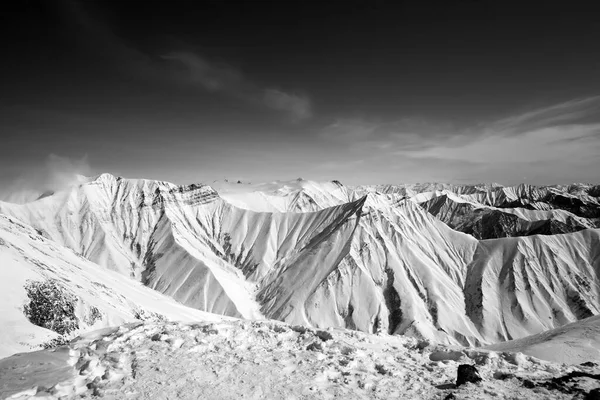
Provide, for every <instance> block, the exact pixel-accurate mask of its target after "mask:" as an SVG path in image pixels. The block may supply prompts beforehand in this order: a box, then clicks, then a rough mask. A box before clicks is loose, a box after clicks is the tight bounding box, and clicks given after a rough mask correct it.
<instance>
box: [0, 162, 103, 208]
mask: <svg viewBox="0 0 600 400" xmlns="http://www.w3.org/2000/svg"><path fill="white" fill-rule="evenodd" d="M91 171H92V170H91V167H90V165H89V163H88V160H87V156H84V157H82V158H81V159H79V160H78V159H70V158H68V157H61V156H57V155H55V154H50V155H49V156H48V157H47V158H46V160H45V161H44V162H43V164H42V165H38V166H35V167H34V168H31V169H28V170H25V171H22V172H21V174H20V175H19V176H18V177H17V178H16V179H15V180H14V181H13V182H12V183H10V184H9V185H7V187H6V188H5V189H4V190H3V193H1V194H0V200H2V201H8V202H11V203H19V204H22V203H26V202H29V201H34V200H36V199H38V198H39V197H40V196H41V195H43V194H45V193H51V192H57V191H60V190H64V189H67V188H69V187H71V186H73V185H75V184H77V183H79V182H82V181H83V179H84V177H85V176H89V175H90V174H91Z"/></svg>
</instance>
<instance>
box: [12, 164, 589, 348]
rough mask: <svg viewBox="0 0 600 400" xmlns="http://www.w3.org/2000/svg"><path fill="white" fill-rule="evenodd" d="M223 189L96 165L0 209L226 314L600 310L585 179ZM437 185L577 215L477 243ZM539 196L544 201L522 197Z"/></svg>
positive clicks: (545, 323)
mask: <svg viewBox="0 0 600 400" xmlns="http://www.w3.org/2000/svg"><path fill="white" fill-rule="evenodd" d="M219 186H220V187H219ZM219 186H217V187H219V190H220V191H221V192H223V194H222V195H220V194H219V193H217V191H215V190H214V189H213V188H211V187H209V186H202V185H190V186H176V185H173V184H170V183H167V182H159V181H150V180H130V179H122V178H116V177H114V176H111V175H108V174H103V175H100V176H99V177H98V178H96V179H95V180H91V181H90V182H89V183H85V184H82V185H79V186H77V187H74V188H72V189H70V190H69V191H67V192H62V193H57V194H54V195H52V196H49V197H46V198H43V199H40V200H38V201H35V202H32V203H28V204H25V205H13V204H7V203H0V213H4V214H7V215H10V216H12V217H14V218H18V219H19V220H21V221H23V222H24V223H26V224H30V225H32V226H33V227H35V228H36V229H37V230H39V232H40V233H41V234H43V235H45V236H47V237H49V238H51V239H52V240H54V241H56V242H57V243H60V244H63V245H65V246H67V247H70V248H72V249H73V250H75V251H77V252H79V253H81V254H82V255H83V256H84V257H86V258H88V259H90V260H91V261H93V262H96V263H98V264H100V265H103V266H106V267H108V268H110V269H113V270H115V271H118V272H120V273H121V274H123V275H127V276H131V277H133V278H135V279H137V280H139V281H141V282H143V283H144V284H145V285H147V286H149V287H150V288H153V289H156V290H158V291H159V292H161V293H164V294H167V295H169V296H170V297H172V298H174V299H176V300H178V301H180V302H181V303H183V304H185V305H188V306H191V307H194V308H197V309H199V310H203V311H208V312H214V313H218V314H224V315H230V316H235V317H244V318H251V319H252V318H274V319H279V320H282V321H286V322H290V323H296V324H303V325H309V326H315V327H345V328H351V329H358V330H361V331H365V332H376V331H384V332H389V333H401V334H409V335H413V336H416V337H423V338H427V339H433V340H436V341H442V342H448V343H455V344H470V345H481V344H489V343H495V342H497V341H501V340H509V339H515V338H520V337H524V336H527V335H530V334H535V333H539V332H542V331H544V330H547V329H552V328H556V327H558V326H561V325H563V324H566V323H569V322H573V321H576V320H578V319H581V318H585V317H588V316H590V315H596V314H598V313H600V300H599V299H600V297H599V296H600V285H599V272H598V271H599V270H600V243H599V237H600V231H599V230H597V229H589V228H590V227H591V226H594V225H593V217H591V216H593V215H595V214H594V213H595V211H594V210H595V209H594V204H596V203H595V202H597V201H596V199H597V198H596V197H594V196H593V195H594V194H597V193H596V192H594V191H593V187H591V186H589V187H587V186H586V187H585V188H583V189H581V188H580V192H581V191H584V192H585V193H583V194H582V193H579V192H577V190H575V189H574V188H553V189H543V190H542V189H539V190H538V191H535V190H534V189H532V188H526V187H523V188H521V187H519V188H518V190H516V189H514V188H503V187H500V186H498V185H479V186H472V187H464V186H448V185H445V186H444V185H441V186H440V185H422V186H414V185H413V186H410V187H409V186H403V187H391V186H389V187H358V188H347V187H344V186H343V185H341V184H340V183H339V182H335V181H334V182H328V183H315V182H310V181H302V180H298V181H293V182H277V183H273V184H267V185H245V184H227V185H224V184H220V185H219ZM536 190H537V189H536ZM557 191H558V192H559V193H562V194H560V195H559V194H557V193H556V192H557ZM571 192H573V193H575V194H573V193H571ZM440 193H450V194H449V195H447V197H448V198H450V197H451V198H452V199H453V201H455V203H457V204H458V203H468V204H470V205H472V206H473V209H476V208H477V207H479V208H481V207H487V209H489V210H492V209H502V210H504V211H502V212H503V213H505V214H506V215H514V216H517V217H518V218H521V219H523V220H526V221H529V222H531V221H539V220H541V219H544V218H545V217H544V218H542V213H545V214H544V215H545V216H548V215H549V214H550V219H555V220H558V219H560V218H563V217H564V218H567V217H568V216H569V215H572V216H573V217H574V218H576V221H584V222H582V223H586V224H587V225H585V226H584V227H583V228H582V230H580V231H578V232H574V233H567V234H554V233H555V232H549V233H550V234H548V235H545V236H542V235H530V236H520V237H514V238H511V237H508V238H499V239H493V240H482V241H479V240H477V239H476V237H474V236H473V235H469V234H466V233H463V232H458V231H456V230H454V229H452V225H451V224H447V222H448V221H446V220H444V219H443V218H439V215H438V217H436V215H437V214H436V215H434V214H435V213H431V212H429V211H428V207H423V202H427V201H430V200H432V199H436V198H438V197H439V196H440ZM577 193H579V194H577ZM511 196H513V197H511ZM515 196H516V197H515ZM518 196H521V197H523V196H525V197H527V196H529V197H527V199H526V200H524V199H523V198H521V197H518ZM569 196H571V197H569ZM573 196H574V197H576V198H578V199H579V198H581V199H582V200H580V202H579V203H578V202H577V201H576V200H572V201H570V202H568V207H567V208H569V210H570V211H569V210H565V209H561V208H552V207H554V206H555V205H556V204H558V203H560V201H562V200H561V199H563V198H572V197H573ZM577 196H579V197H577ZM500 199H504V200H506V201H509V200H510V207H509V206H508V203H506V201H505V202H504V203H502V202H501V201H500ZM515 199H520V200H519V202H517V201H516V200H515ZM542 200H544V201H548V202H547V203H544V204H546V206H543V207H542V206H539V207H540V208H542V210H540V209H535V210H534V209H526V208H522V207H519V204H521V205H522V204H525V203H527V204H528V205H532V204H534V205H539V204H542ZM478 201H480V202H478ZM517 203H518V204H517ZM561 204H562V203H561ZM470 207H471V206H470ZM530 208H531V207H530ZM565 213H570V214H568V215H567V216H565V215H566V214H565ZM590 215H591V216H590ZM536 218H537V219H536ZM545 219H548V218H545ZM586 221H587V222H586ZM449 225H450V226H449ZM529 233H531V232H529ZM507 236H514V235H507ZM517 236H519V235H517Z"/></svg>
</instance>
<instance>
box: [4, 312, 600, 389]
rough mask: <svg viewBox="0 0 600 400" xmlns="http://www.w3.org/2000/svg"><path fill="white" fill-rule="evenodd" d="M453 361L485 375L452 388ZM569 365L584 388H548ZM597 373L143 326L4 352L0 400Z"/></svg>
mask: <svg viewBox="0 0 600 400" xmlns="http://www.w3.org/2000/svg"><path fill="white" fill-rule="evenodd" d="M40 360H41V361H40ZM57 360H58V361H57ZM460 364H472V365H475V367H476V368H477V369H478V370H479V373H480V375H481V377H482V378H483V382H481V383H479V384H471V383H469V384H466V385H463V386H460V387H458V388H456V387H455V385H454V382H455V381H456V373H457V369H458V366H459V365H460ZM574 371H575V372H576V373H579V372H585V373H584V374H583V377H581V376H580V377H579V378H578V379H579V380H578V381H577V382H575V383H573V384H572V385H571V386H573V385H580V386H581V387H585V390H579V391H578V390H574V391H571V392H568V390H566V391H565V390H562V389H561V388H557V387H555V386H552V385H545V384H544V382H551V380H552V378H559V377H561V376H564V375H566V374H568V373H571V372H574ZM598 372H600V371H599V370H598V368H597V366H591V367H589V366H588V367H584V366H580V367H569V366H566V365H564V364H562V365H560V364H553V363H550V362H545V361H541V360H538V359H536V358H533V357H529V356H525V355H523V354H520V353H518V354H516V355H515V354H513V353H496V352H493V351H487V350H473V349H460V348H457V347H452V348H446V347H443V346H439V345H436V346H431V345H429V344H428V343H427V342H420V341H418V340H416V339H414V338H408V337H403V336H388V335H369V334H365V333H360V332H355V331H346V330H331V329H330V330H327V331H319V330H316V329H311V328H305V327H300V326H290V325H286V324H283V323H279V322H271V321H260V322H257V321H254V322H251V321H224V322H200V323H195V324H183V323H173V322H145V323H135V324H127V325H123V326H121V327H118V328H108V329H104V330H101V331H96V332H92V333H90V334H86V335H84V336H82V337H79V338H77V339H76V340H74V341H72V342H71V343H70V344H69V345H68V346H63V347H60V348H57V349H54V350H43V351H39V352H34V353H27V354H20V355H15V356H12V357H9V358H6V359H4V360H0V397H2V398H28V397H31V396H36V398H37V397H40V396H41V397H46V398H91V397H107V398H135V399H137V398H140V399H198V398H202V399H242V398H243V399H386V400H387V399H444V398H446V397H447V396H450V395H451V394H452V395H453V396H454V397H448V398H456V399H483V398H497V399H519V398H528V399H543V398H557V399H560V398H565V399H567V398H568V399H571V398H573V396H581V397H580V398H583V397H582V396H583V393H584V392H589V391H590V390H592V389H593V388H594V387H597V386H599V385H598V383H600V382H598V381H595V380H594V379H591V378H589V377H587V375H590V376H592V375H593V374H597V373H598ZM586 374H587V375H586ZM580 375H581V374H580ZM22 377H25V379H22ZM36 377H37V380H36V379H35V378H36ZM582 380H586V382H583V383H582ZM525 381H527V383H524V382H525ZM561 382H562V381H561ZM586 385H587V386H586ZM567 386H568V385H567ZM567 386H565V387H567ZM571 386H568V388H571ZM575 398H577V397H575Z"/></svg>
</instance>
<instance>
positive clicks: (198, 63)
mask: <svg viewBox="0 0 600 400" xmlns="http://www.w3.org/2000/svg"><path fill="white" fill-rule="evenodd" d="M59 4H61V9H62V12H63V14H64V19H65V21H67V22H69V23H72V24H73V25H74V26H75V27H74V28H73V29H74V32H77V34H75V35H73V36H74V37H75V39H76V40H77V39H78V40H80V41H81V43H82V44H86V46H85V48H84V50H85V51H87V52H91V53H94V54H97V55H100V56H101V57H102V60H103V61H104V62H109V63H110V65H112V66H113V67H115V66H116V67H118V68H119V69H121V70H124V71H126V72H127V73H130V74H135V75H136V77H139V76H143V77H145V78H147V79H148V80H155V81H161V82H165V81H166V82H169V83H172V82H173V80H176V81H177V80H178V81H180V82H181V81H183V82H184V83H187V84H193V85H196V86H197V87H199V88H202V89H204V90H206V91H208V92H212V93H220V94H223V95H226V96H229V97H232V98H235V99H237V100H241V101H244V102H246V103H251V104H257V105H260V106H262V107H264V108H266V109H271V110H276V111H281V112H284V113H287V114H288V115H290V116H291V117H292V119H293V120H295V121H299V120H305V119H308V118H310V117H311V116H312V104H311V101H310V99H309V97H308V96H307V95H305V94H302V93H293V92H290V91H289V90H282V89H281V88H278V87H270V86H265V85H261V84H259V83H257V82H255V81H254V80H252V79H251V78H249V77H248V76H246V75H245V74H243V73H242V71H240V70H239V69H238V68H235V67H233V66H231V65H227V64H226V63H218V62H214V61H212V60H209V59H208V58H207V57H205V56H204V55H202V54H198V53H196V52H192V51H187V50H184V51H170V52H165V51H159V50H151V49H148V46H145V47H146V50H142V46H138V45H136V43H135V41H131V40H126V39H125V38H123V37H121V36H119V35H117V34H116V33H115V30H114V29H111V27H110V26H109V25H108V24H107V23H106V22H105V21H104V20H103V19H101V18H96V17H95V16H94V15H92V14H90V13H89V12H88V11H87V10H86V7H84V5H85V4H82V3H81V2H78V1H76V0H62V1H61V2H59ZM82 38H84V39H85V40H84V39H82ZM172 41H173V42H175V41H176V40H175V39H172ZM89 43H92V44H93V45H92V46H90V45H89ZM171 44H172V48H178V49H179V48H184V49H185V48H189V44H185V43H181V42H179V41H177V44H173V43H171ZM164 60H167V61H168V63H167V65H166V68H165V62H164ZM181 67H183V73H182V69H181Z"/></svg>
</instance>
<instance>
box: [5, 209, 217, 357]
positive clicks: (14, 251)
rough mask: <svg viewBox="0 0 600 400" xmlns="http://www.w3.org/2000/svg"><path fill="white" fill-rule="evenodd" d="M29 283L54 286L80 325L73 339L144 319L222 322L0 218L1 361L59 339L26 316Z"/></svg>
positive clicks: (63, 305)
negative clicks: (78, 335)
mask: <svg viewBox="0 0 600 400" xmlns="http://www.w3.org/2000/svg"><path fill="white" fill-rule="evenodd" d="M31 282H33V283H44V282H53V283H54V284H55V286H58V287H60V288H61V289H60V297H59V298H58V300H61V301H62V302H63V303H64V304H61V305H60V308H63V307H65V308H68V307H71V306H72V307H73V313H74V318H75V319H76V320H77V325H78V329H76V330H75V331H74V332H73V334H75V333H77V332H78V331H85V330H90V329H97V328H102V327H107V326H115V325H120V324H122V323H124V322H129V321H135V320H140V319H141V320H146V319H148V320H162V319H170V320H176V321H195V320H199V319H203V320H204V319H208V320H217V319H219V317H218V316H214V315H212V314H208V313H204V312H201V311H198V310H194V309H191V308H188V307H185V306H183V305H181V304H178V303H177V302H175V301H173V300H172V299H170V298H169V297H167V296H164V295H161V294H160V293H157V292H156V291H153V290H150V289H148V288H147V287H144V286H143V285H141V284H139V283H138V282H135V281H134V280H131V279H129V278H125V277H123V276H122V275H119V274H117V273H115V272H113V271H109V270H107V269H106V268H104V267H101V266H99V265H97V264H93V263H92V262H90V261H88V260H86V259H85V258H83V257H81V256H79V255H77V254H75V253H74V252H72V251H71V250H69V249H66V248H65V247H63V246H61V245H59V244H57V243H56V242H53V241H51V240H48V239H46V238H44V237H42V236H40V235H38V234H37V232H36V231H35V230H34V229H32V228H31V227H28V226H26V225H23V224H21V223H19V222H17V221H14V220H12V219H10V218H8V217H6V216H3V215H0V324H1V327H2V328H1V329H0V358H2V357H5V356H8V355H10V354H13V353H15V352H18V351H28V350H31V349H32V348H34V347H36V346H38V345H40V344H41V343H44V342H47V341H48V340H51V339H53V338H55V337H57V336H58V335H57V333H56V332H53V331H52V330H50V329H46V328H43V327H40V326H37V325H34V324H33V323H32V322H31V321H30V320H28V318H27V317H26V316H25V313H24V308H25V306H26V304H28V303H29V302H30V298H29V297H28V293H27V290H26V289H25V287H26V286H27V285H28V284H29V283H31ZM56 299H57V298H54V300H56ZM51 306H54V305H51Z"/></svg>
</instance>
